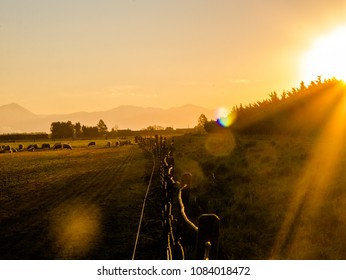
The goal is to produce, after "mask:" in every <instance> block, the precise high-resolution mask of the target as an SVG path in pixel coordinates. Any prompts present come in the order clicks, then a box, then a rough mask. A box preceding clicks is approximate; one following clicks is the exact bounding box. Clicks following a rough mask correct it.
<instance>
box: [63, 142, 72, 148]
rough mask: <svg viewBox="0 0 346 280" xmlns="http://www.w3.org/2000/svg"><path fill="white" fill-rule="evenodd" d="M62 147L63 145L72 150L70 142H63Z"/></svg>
mask: <svg viewBox="0 0 346 280" xmlns="http://www.w3.org/2000/svg"><path fill="white" fill-rule="evenodd" d="M62 147H63V148H64V149H69V150H72V146H71V145H70V144H68V143H64V144H62Z"/></svg>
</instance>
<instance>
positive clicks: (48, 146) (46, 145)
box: [42, 143, 50, 150]
mask: <svg viewBox="0 0 346 280" xmlns="http://www.w3.org/2000/svg"><path fill="white" fill-rule="evenodd" d="M42 149H48V150H49V149H50V144H49V143H44V144H42Z"/></svg>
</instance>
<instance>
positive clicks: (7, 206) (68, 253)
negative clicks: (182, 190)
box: [0, 133, 346, 259]
mask: <svg viewBox="0 0 346 280" xmlns="http://www.w3.org/2000/svg"><path fill="white" fill-rule="evenodd" d="M174 142H175V148H176V151H175V167H176V171H175V175H176V177H177V179H178V180H179V177H180V176H181V175H182V174H183V173H184V172H191V173H192V176H193V189H192V195H191V198H190V205H189V207H188V209H189V213H188V215H189V217H190V218H191V219H192V220H193V221H194V222H195V223H196V222H197V218H198V216H199V215H201V214H204V213H215V214H217V215H218V216H219V217H220V219H221V235H220V250H219V258H220V259H346V242H345V232H346V215H345V209H346V207H345V206H346V190H345V188H344V186H345V183H346V173H345V172H344V170H346V154H345V149H344V148H345V147H344V144H343V143H342V142H340V141H337V138H335V137H334V138H333V137H325V138H312V137H302V136H296V137H285V136H239V135H232V134H231V133H229V134H210V135H184V136H176V137H174ZM70 143H71V144H72V146H73V150H56V151H53V150H36V151H35V152H27V151H25V152H18V153H5V154H0V168H1V172H0V173H1V177H0V186H1V197H0V219H1V229H0V240H1V244H0V252H1V253H0V258H1V259H131V255H132V250H133V245H134V240H135V235H136V230H137V225H138V220H139V215H140V211H141V206H142V202H143V198H144V193H145V191H146V187H147V181H146V180H147V178H148V175H149V174H150V172H151V168H152V161H151V156H150V154H148V153H146V152H145V151H144V150H142V149H140V148H139V147H138V145H125V146H120V147H110V148H106V144H107V140H100V142H99V141H96V146H95V147H89V148H88V147H87V143H88V141H73V142H70ZM51 144H53V142H52V143H51ZM159 192H160V189H159V188H158V186H157V184H156V185H153V192H152V193H151V194H150V196H149V199H148V201H147V206H148V211H147V214H146V215H147V216H145V219H144V224H143V228H142V231H143V233H144V239H143V240H144V241H143V242H142V244H140V245H139V248H140V250H142V252H141V254H138V258H139V259H153V258H154V259H157V258H160V257H161V255H160V233H159V230H160V215H161V212H160V211H161V210H160V193H159ZM148 213H149V214H148ZM153 225H154V226H153ZM153 227H154V228H155V231H153ZM155 251H156V252H155ZM157 251H159V253H158V252H157ZM191 256H192V257H193V255H191Z"/></svg>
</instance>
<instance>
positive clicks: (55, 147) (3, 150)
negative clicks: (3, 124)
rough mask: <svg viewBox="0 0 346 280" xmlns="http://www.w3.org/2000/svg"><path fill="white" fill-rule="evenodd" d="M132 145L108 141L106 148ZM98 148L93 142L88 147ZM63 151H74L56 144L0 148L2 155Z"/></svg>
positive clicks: (62, 144)
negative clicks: (37, 151) (38, 151)
mask: <svg viewBox="0 0 346 280" xmlns="http://www.w3.org/2000/svg"><path fill="white" fill-rule="evenodd" d="M129 144H131V141H130V140H120V141H115V142H110V141H108V142H107V144H106V147H117V146H123V145H129ZM93 146H96V142H95V141H91V142H89V143H88V147H93ZM51 149H52V150H62V149H68V150H72V146H71V144H69V143H55V144H54V145H53V146H51V145H50V144H49V143H43V144H42V145H41V147H39V145H38V144H30V145H28V146H27V147H24V145H23V144H18V145H17V148H15V147H13V146H10V145H2V146H0V153H16V152H22V151H29V152H34V151H35V150H51Z"/></svg>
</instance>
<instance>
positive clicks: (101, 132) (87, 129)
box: [50, 120, 114, 139]
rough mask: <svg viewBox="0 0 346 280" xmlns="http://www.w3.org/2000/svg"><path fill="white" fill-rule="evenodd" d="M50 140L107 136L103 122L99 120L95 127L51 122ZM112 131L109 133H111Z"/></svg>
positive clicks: (68, 122) (106, 129)
mask: <svg viewBox="0 0 346 280" xmlns="http://www.w3.org/2000/svg"><path fill="white" fill-rule="evenodd" d="M50 131H51V138H52V139H63V138H93V137H100V136H107V134H108V133H109V132H108V127H107V125H106V124H105V122H104V121H103V120H100V121H99V122H98V124H97V125H96V126H85V125H81V123H80V122H77V123H75V124H73V123H72V122H71V121H67V122H60V121H58V122H52V123H51V126H50ZM113 131H114V129H112V131H111V132H113Z"/></svg>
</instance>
